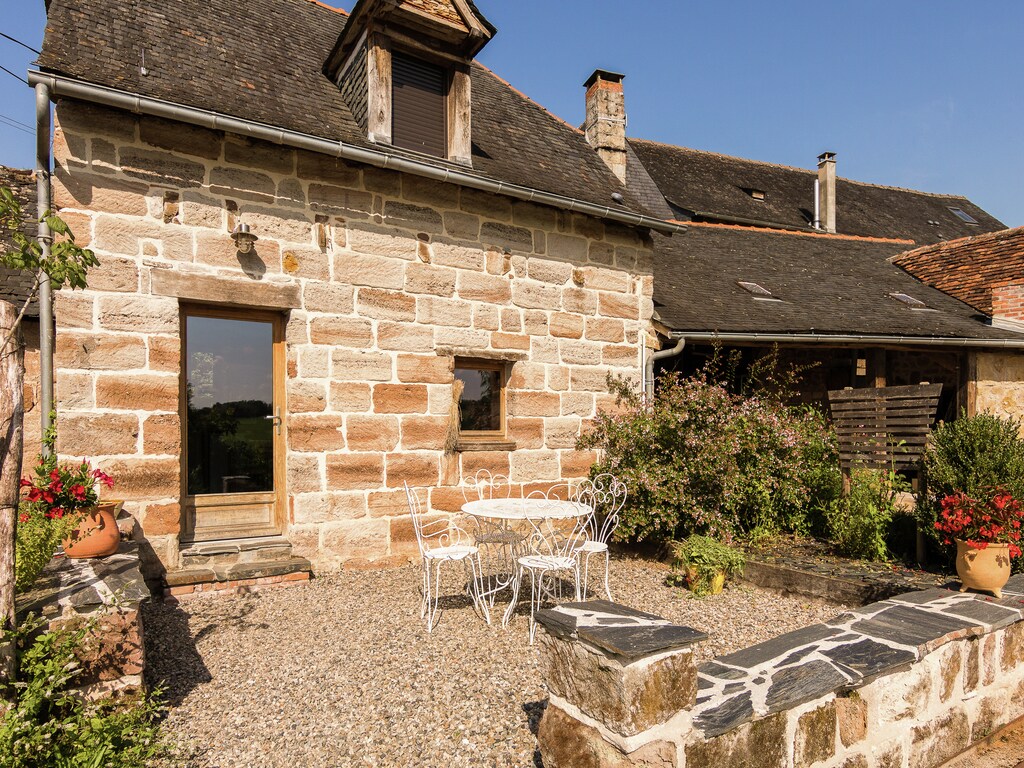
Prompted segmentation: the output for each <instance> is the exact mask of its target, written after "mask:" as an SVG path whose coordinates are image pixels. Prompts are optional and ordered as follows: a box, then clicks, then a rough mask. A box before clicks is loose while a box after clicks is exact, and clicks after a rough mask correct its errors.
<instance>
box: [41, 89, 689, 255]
mask: <svg viewBox="0 0 1024 768" xmlns="http://www.w3.org/2000/svg"><path fill="white" fill-rule="evenodd" d="M28 80H29V82H30V83H32V84H33V85H36V86H37V87H38V85H39V84H40V83H44V84H46V85H47V86H48V87H49V89H50V95H51V97H53V98H57V97H60V96H64V97H67V98H71V99H80V100H82V101H88V102H92V103H94V104H103V105H105V106H108V107H114V108H116V109H123V110H126V111H128V112H132V113H134V114H139V115H150V116H152V117H162V118H165V119H167V120H177V121H179V122H182V123H189V124H191V125H199V126H202V127H204V128H209V129H211V130H215V131H226V132H228V133H234V134H238V135H240V136H248V137H251V138H254V139H261V140H263V141H268V142H270V143H272V144H281V145H284V146H287V147H295V148H297V149H306V150H309V151H310V152H317V153H319V154H322V155H331V156H333V157H339V158H342V159H344V160H351V161H353V162H357V163H363V164H365V165H372V166H375V167H377V168H387V169H390V170H393V171H400V172H403V173H409V174H412V175H414V176H422V177H424V178H428V179H433V180H435V181H441V182H446V183H449V184H458V185H460V186H463V187H469V188H471V189H478V190H481V191H483V192H491V193H493V194H496V195H505V196H507V197H512V198H516V199H518V200H525V201H527V202H531V203H538V204H541V205H550V206H552V207H554V208H559V209H562V210H566V211H573V212H575V213H582V214H586V215H588V216H594V217H596V218H599V219H606V220H609V221H615V222H618V223H620V224H626V225H627V226H631V227H641V228H645V229H650V230H653V231H655V232H660V233H661V234H663V235H673V234H675V233H677V232H684V231H686V226H685V225H682V224H677V223H674V222H670V221H665V220H663V219H658V218H655V217H652V216H645V215H643V214H639V213H633V212H632V211H627V210H624V209H622V208H613V207H611V206H603V205H599V204H597V203H589V202H586V201H584V200H578V199H576V198H571V197H566V196H564V195H557V194H554V193H551V192H544V191H542V190H539V189H532V188H530V187H524V186H521V185H518V184H509V183H507V182H503V181H495V180H494V179H489V178H485V177H483V176H477V175H475V174H472V173H467V172H466V171H463V170H459V169H457V168H450V167H445V166H440V165H433V164H431V163H427V162H422V161H420V160H416V159H414V158H410V157H402V156H398V155H394V154H391V153H390V152H387V151H385V150H383V149H369V148H366V147H359V146H356V145H354V144H346V143H345V142H342V141H331V140H330V139H324V138H320V137H318V136H311V135H309V134H306V133H299V132H298V131H289V130H285V129H283V128H276V127H274V126H272V125H267V124H266V123H257V122H254V121H252V120H243V119H242V118H238V117H230V116H228V115H222V114H220V113H218V112H212V111H210V110H206V109H199V108H197V107H188V106H184V105H182V104H175V103H174V102H170V101H164V100H163V99H154V98H150V97H148V96H139V95H137V94H134V93H129V92H128V91H122V90H118V89H116V88H108V87H106V86H102V85H95V84H93V83H86V82H82V81H81V80H75V79H72V78H67V77H61V76H59V75H51V74H47V73H43V72H29V73H28Z"/></svg>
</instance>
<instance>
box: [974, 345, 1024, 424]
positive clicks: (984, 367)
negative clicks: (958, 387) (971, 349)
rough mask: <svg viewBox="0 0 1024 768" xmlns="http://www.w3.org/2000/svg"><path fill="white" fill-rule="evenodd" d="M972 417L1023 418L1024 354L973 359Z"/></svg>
mask: <svg viewBox="0 0 1024 768" xmlns="http://www.w3.org/2000/svg"><path fill="white" fill-rule="evenodd" d="M972 370H974V371H975V376H976V383H975V387H976V388H975V395H974V412H975V413H994V414H996V415H997V416H1013V417H1015V418H1018V419H1021V418H1024V352H978V353H976V354H975V355H974V365H973V366H972Z"/></svg>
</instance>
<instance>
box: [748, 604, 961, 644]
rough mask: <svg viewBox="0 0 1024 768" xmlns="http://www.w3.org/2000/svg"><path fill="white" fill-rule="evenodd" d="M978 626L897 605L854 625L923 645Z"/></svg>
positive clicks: (866, 631) (880, 635)
mask: <svg viewBox="0 0 1024 768" xmlns="http://www.w3.org/2000/svg"><path fill="white" fill-rule="evenodd" d="M974 626H976V625H975V624H974V623H973V622H971V621H968V620H967V619H958V618H956V617H954V616H947V615H944V614H939V613H934V612H931V611H926V610H922V609H920V608H911V607H910V606H905V605H896V606H892V607H889V608H886V609H885V610H884V611H882V612H881V613H878V614H876V615H875V616H873V617H872V618H870V619H865V620H863V621H858V622H857V623H856V624H854V625H853V626H852V627H851V629H852V630H854V631H855V632H860V633H861V634H863V635H868V636H869V637H877V638H878V639H880V640H889V641H892V642H894V643H900V644H902V645H916V646H919V647H920V646H923V645H926V644H928V643H930V642H932V641H934V640H938V639H939V638H941V637H945V636H946V635H949V634H951V633H953V632H958V631H960V630H963V629H969V628H971V627H974ZM741 653H742V651H741Z"/></svg>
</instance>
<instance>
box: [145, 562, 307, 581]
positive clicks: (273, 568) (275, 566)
mask: <svg viewBox="0 0 1024 768" xmlns="http://www.w3.org/2000/svg"><path fill="white" fill-rule="evenodd" d="M311 573H312V565H311V564H310V562H309V560H307V559H306V558H304V557H286V558H282V559H279V560H260V561H253V562H234V563H228V564H207V565H194V566H191V567H188V568H181V569H178V570H176V571H168V572H167V573H166V574H165V576H164V581H165V582H166V584H167V586H168V587H184V586H190V585H195V584H209V583H214V582H239V581H249V580H255V579H268V578H274V577H280V576H289V575H292V574H305V575H306V576H307V577H308V576H309V575H310V574H311Z"/></svg>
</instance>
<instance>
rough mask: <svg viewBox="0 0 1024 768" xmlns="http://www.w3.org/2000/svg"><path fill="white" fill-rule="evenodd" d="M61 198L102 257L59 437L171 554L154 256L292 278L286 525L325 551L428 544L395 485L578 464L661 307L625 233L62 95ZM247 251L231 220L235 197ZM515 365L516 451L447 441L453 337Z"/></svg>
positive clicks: (79, 298)
mask: <svg viewBox="0 0 1024 768" xmlns="http://www.w3.org/2000/svg"><path fill="white" fill-rule="evenodd" d="M57 123H58V128H57V130H56V134H55V139H54V155H55V162H56V168H55V174H54V176H55V178H54V201H55V204H56V206H58V207H59V208H60V209H61V213H62V215H63V216H64V217H65V218H66V220H67V221H68V223H69V224H70V225H71V227H72V229H73V230H74V231H75V233H76V235H77V236H78V237H79V242H80V243H82V244H84V245H87V246H88V247H90V248H92V249H94V250H95V252H96V254H97V256H98V257H99V259H100V261H101V266H100V267H99V268H98V269H96V270H94V271H93V272H92V273H91V274H90V279H89V289H88V290H86V291H76V292H73V293H72V292H62V293H60V294H59V295H58V297H57V327H58V339H57V351H56V355H57V362H56V369H57V398H58V402H59V407H60V410H61V420H62V431H61V437H60V439H61V443H60V446H59V447H60V450H61V452H62V453H64V454H70V455H91V456H98V457H99V459H100V463H101V464H102V465H103V466H104V467H105V468H106V469H108V470H110V471H112V472H113V473H114V474H115V477H116V478H117V479H118V481H119V482H118V486H117V490H116V493H117V494H118V495H119V496H122V497H124V498H126V499H127V500H128V503H127V505H126V509H127V510H128V511H130V512H131V513H132V514H134V515H136V516H137V517H138V519H139V521H140V522H141V527H142V531H143V535H144V536H145V537H146V539H147V540H149V541H150V543H151V544H152V545H153V548H154V550H155V552H156V554H157V556H158V557H159V558H160V560H161V561H163V563H164V564H165V565H167V566H169V567H174V565H175V563H176V557H177V554H176V553H177V536H178V533H179V516H180V508H179V503H180V491H179V488H180V484H181V475H180V445H181V435H180V430H181V425H180V423H179V416H178V387H179V379H180V375H181V371H180V320H179V306H178V300H177V299H174V298H168V297H163V296H156V295H153V294H152V293H151V279H152V275H153V274H154V272H156V271H157V270H177V271H179V272H181V273H187V274H196V275H215V276H222V277H230V278H234V279H236V280H250V281H251V282H252V283H253V284H256V285H264V286H265V285H287V286H297V287H298V288H299V289H300V291H301V303H302V306H301V307H300V308H299V309H295V310H292V311H291V312H290V313H289V315H288V322H287V401H288V418H287V433H288V438H287V444H288V453H287V473H288V487H289V496H288V516H289V525H288V529H287V531H286V534H287V535H288V537H289V538H290V539H291V541H292V542H293V544H294V546H295V550H296V553H297V554H301V555H303V556H307V557H309V558H310V559H311V560H312V561H313V562H314V563H315V564H316V565H317V566H318V567H320V568H325V567H332V566H337V565H339V564H340V563H342V562H346V561H353V560H359V561H380V562H390V561H392V560H396V559H406V558H409V557H410V556H414V555H415V552H416V545H415V541H414V539H413V533H412V527H411V525H410V521H409V518H408V515H407V506H406V502H405V498H404V495H403V492H402V490H401V486H402V483H403V481H409V482H410V484H412V485H417V486H426V487H430V488H432V489H433V490H432V491H431V493H430V503H431V505H432V506H433V507H435V508H437V509H441V510H453V509H456V508H457V506H458V505H459V504H460V503H461V498H462V497H461V493H460V492H459V491H458V490H457V489H455V488H453V486H455V485H457V484H458V483H459V482H460V479H461V477H462V476H463V474H465V473H470V472H475V471H476V470H477V469H478V468H483V467H486V468H488V469H491V470H493V471H497V472H502V473H509V474H510V475H511V477H512V479H513V481H515V482H517V483H521V484H522V483H531V482H534V481H555V480H558V479H560V478H567V477H573V476H579V475H582V474H584V473H585V472H586V471H587V469H588V468H589V465H590V463H591V462H592V460H593V456H591V455H588V454H582V455H581V454H580V453H577V452H576V451H575V450H574V449H573V445H574V443H575V436H576V435H577V434H578V432H579V431H580V429H581V427H582V425H583V423H584V422H585V421H586V420H587V419H589V418H592V417H593V416H594V415H595V413H596V411H597V409H599V408H601V407H606V406H610V405H611V404H612V399H611V397H610V396H609V395H608V393H607V387H606V382H605V379H606V376H607V374H609V373H611V374H619V375H623V376H626V377H628V378H630V379H632V380H634V381H636V382H637V383H638V385H639V382H640V378H641V371H640V366H641V357H642V354H641V347H642V345H643V344H644V343H645V339H646V338H647V335H648V327H649V321H650V318H651V315H652V312H653V302H652V299H651V295H652V258H651V251H650V249H649V244H648V242H646V241H645V240H644V239H642V238H641V237H640V236H639V235H638V234H637V233H636V232H635V231H634V230H632V229H629V228H625V227H620V226H617V225H614V224H610V223H609V224H606V223H603V222H601V221H599V220H595V219H591V218H587V217H583V216H579V215H575V214H570V213H567V212H562V211H558V210H555V209H552V208H547V207H541V206H537V205H533V204H529V203H523V202H518V201H513V200H510V199H506V198H502V197H498V196H493V195H488V194H484V193H481V192H477V191H473V190H467V189H460V188H458V187H456V186H452V185H443V184H438V183H433V182H429V181H426V180H423V179H419V178H415V177H411V176H401V175H399V174H396V173H393V172H390V171H384V170H379V169H373V168H363V167H357V166H355V165H348V164H346V163H344V162H342V161H338V160H335V159H332V158H329V157H325V156H321V155H315V154H311V153H307V152H302V151H294V150H289V149H287V148H281V147H277V146H272V145H269V144H265V143H261V142H254V141H250V140H246V139H242V138H239V137H234V136H227V137H225V136H224V135H222V134H220V133H215V132H212V131H207V130H204V129H200V128H195V127H189V126H184V125H177V124H172V123H169V122H166V121H162V120H157V119H150V118H141V119H140V118H136V117H134V116H131V115H129V114H127V113H122V112H118V111H114V110H108V109H105V108H100V107H95V106H90V105H84V104H81V103H76V102H67V101H65V102H61V103H60V104H59V105H58V108H57ZM236 211H237V215H239V216H241V218H242V220H244V221H245V222H246V223H248V224H249V225H250V226H251V228H252V231H253V232H254V233H255V234H256V235H258V237H259V238H260V239H259V242H258V243H257V247H256V250H255V253H254V254H250V255H249V256H248V257H246V256H243V255H241V254H237V253H236V251H235V248H234V246H233V243H232V241H231V239H230V237H229V236H228V228H229V225H231V224H233V222H234V220H235V219H234V216H235V212H236ZM451 349H464V350H473V351H476V352H479V353H481V354H487V355H492V356H504V357H506V358H508V359H509V360H510V361H512V360H514V362H509V369H510V371H509V373H510V375H509V381H508V384H509V386H508V393H507V394H508V397H507V406H508V432H509V437H510V438H511V439H512V440H515V441H516V443H517V446H518V450H516V451H515V452H512V453H509V452H507V451H503V452H482V453H479V452H478V453H464V454H461V455H455V456H447V455H445V454H444V453H443V452H442V450H441V446H442V440H443V435H444V431H445V424H446V419H447V416H448V412H449V406H450V403H451V397H452V378H453V374H452V368H451V364H452V357H451V353H450V352H447V353H445V350H451Z"/></svg>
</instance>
